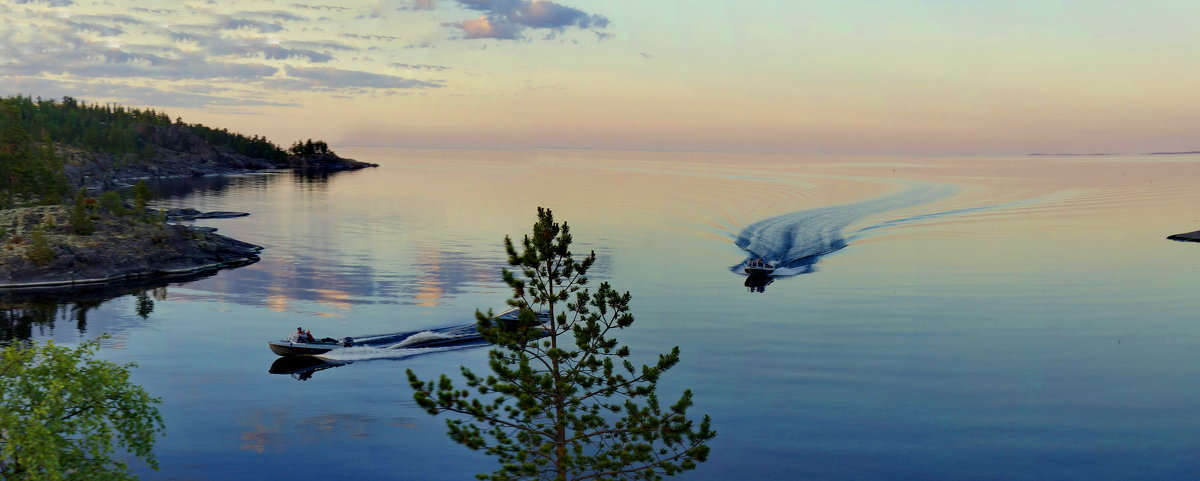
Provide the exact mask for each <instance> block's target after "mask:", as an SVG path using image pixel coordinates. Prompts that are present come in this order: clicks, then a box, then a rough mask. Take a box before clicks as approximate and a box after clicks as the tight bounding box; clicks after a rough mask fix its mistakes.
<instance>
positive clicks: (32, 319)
mask: <svg viewBox="0 0 1200 481" xmlns="http://www.w3.org/2000/svg"><path fill="white" fill-rule="evenodd" d="M208 275H211V274H208ZM199 277H203V276H199ZM199 277H192V278H190V279H197V278H199ZM186 280H188V279H187V278H185V279H179V278H176V279H172V281H173V282H179V281H186ZM125 296H132V297H133V298H134V303H133V304H134V312H135V313H136V314H137V315H138V317H141V318H142V319H146V318H148V317H149V316H150V314H151V313H152V312H154V302H155V301H156V300H158V301H165V300H166V299H167V281H165V280H161V279H160V280H158V281H148V282H139V283H133V284H125V285H123V286H116V287H114V286H107V287H105V286H93V287H87V288H76V289H72V290H58V291H45V292H6V293H2V294H0V344H5V343H8V342H9V341H12V340H18V339H20V340H27V339H31V338H32V337H33V336H35V335H41V334H45V333H46V331H53V330H54V325H55V322H56V321H58V320H63V321H66V320H73V321H75V329H76V330H78V331H79V332H80V333H81V334H83V333H86V332H87V328H88V313H89V312H91V311H93V310H95V309H96V308H98V307H100V306H102V305H104V304H105V303H107V302H109V301H111V300H113V299H116V298H120V297H125Z"/></svg>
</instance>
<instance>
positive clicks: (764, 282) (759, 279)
mask: <svg viewBox="0 0 1200 481" xmlns="http://www.w3.org/2000/svg"><path fill="white" fill-rule="evenodd" d="M772 282H775V278H774V277H771V276H769V275H762V274H759V275H749V276H746V282H745V286H746V288H747V289H748V290H749V291H750V292H766V291H767V286H769V285H771V283H772Z"/></svg>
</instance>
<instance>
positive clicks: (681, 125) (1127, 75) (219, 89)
mask: <svg viewBox="0 0 1200 481" xmlns="http://www.w3.org/2000/svg"><path fill="white" fill-rule="evenodd" d="M1197 19H1200V2H1196V1H1195V0H1173V1H1166V0H1163V1H1157V0H1148V1H1140V2H1130V1H1124V0H1122V1H1105V0H1091V1H1082V0H1080V1H1067V0H1058V1H1056V0H1037V1H1028V0H1006V1H993V0H972V1H965V0H886V1H885V0H839V1H824V0H771V1H768V0H741V1H736V2H735V1H728V0H721V1H715V0H692V1H690V2H673V1H657V2H656V1H645V0H605V1H599V0H553V1H552V0H379V1H359V0H341V1H337V2H333V1H328V2H326V1H318V0H250V1H195V0H183V1H160V0H137V1H129V0H99V1H93V0H0V95H14V94H22V95H30V96H35V97H38V96H40V97H43V98H60V97H62V96H68V95H69V96H73V97H76V98H80V99H84V100H86V101H89V102H101V103H107V102H116V103H120V104H123V105H128V106H138V107H153V108H155V109H159V110H164V111H166V112H167V113H169V114H170V115H171V116H173V117H175V116H178V117H182V118H183V119H184V120H185V121H188V122H201V123H204V124H207V125H213V126H218V127H227V128H229V129H231V130H234V131H238V132H242V133H245V134H248V135H253V134H259V135H265V136H267V137H268V138H271V139H272V140H275V141H276V142H277V143H279V144H285V145H286V144H290V143H291V142H292V141H293V140H295V139H303V138H314V139H324V140H326V141H327V142H329V143H330V144H331V146H332V147H334V148H335V149H336V148H338V147H339V146H379V147H411V148H469V149H487V148H497V149H524V148H581V149H619V150H666V151H726V152H795V153H835V154H836V153H850V154H857V153H873V154H874V153H896V154H995V153H1014V154H1020V153H1028V152H1116V153H1139V152H1153V151H1180V150H1200V55H1197V54H1196V50H1197V46H1200V29H1198V28H1196V27H1195V22H1196V20H1197Z"/></svg>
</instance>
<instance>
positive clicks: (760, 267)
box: [745, 259, 775, 276]
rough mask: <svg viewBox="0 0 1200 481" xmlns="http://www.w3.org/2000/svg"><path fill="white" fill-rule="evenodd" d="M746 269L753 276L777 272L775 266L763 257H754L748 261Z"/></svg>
mask: <svg viewBox="0 0 1200 481" xmlns="http://www.w3.org/2000/svg"><path fill="white" fill-rule="evenodd" d="M745 270H746V274H748V275H751V276H769V275H771V273H772V272H775V266H774V265H771V264H769V263H767V262H766V261H764V260H762V259H754V260H751V261H750V262H747V263H746V267H745Z"/></svg>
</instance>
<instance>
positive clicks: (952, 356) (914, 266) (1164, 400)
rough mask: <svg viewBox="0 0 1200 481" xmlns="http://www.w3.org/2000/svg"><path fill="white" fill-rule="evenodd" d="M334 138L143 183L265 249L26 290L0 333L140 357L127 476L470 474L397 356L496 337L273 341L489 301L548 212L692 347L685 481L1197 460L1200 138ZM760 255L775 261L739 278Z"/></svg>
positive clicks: (435, 360) (372, 327)
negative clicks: (304, 351) (708, 432)
mask: <svg viewBox="0 0 1200 481" xmlns="http://www.w3.org/2000/svg"><path fill="white" fill-rule="evenodd" d="M342 153H343V154H348V155H349V156H351V157H354V158H358V159H359V160H367V161H372V162H378V163H380V164H381V167H379V168H377V169H370V170H365V171H358V172H348V173H342V174H337V175H333V176H329V177H328V178H307V177H303V176H296V175H293V174H291V173H280V174H267V175H250V176H242V177H235V178H228V179H205V180H204V181H203V182H196V183H191V184H186V185H185V184H182V183H177V184H172V185H170V186H166V187H164V192H167V191H171V192H174V193H175V194H174V197H170V198H165V199H161V200H159V201H158V202H159V204H160V205H161V206H172V207H195V208H197V209H200V210H231V211H244V212H249V213H250V214H251V216H250V217H245V218H236V219H221V220H205V221H199V222H197V223H198V224H200V225H206V226H213V227H217V228H219V229H220V232H221V233H223V234H225V235H228V236H232V237H234V238H237V239H240V240H244V241H247V242H252V243H256V244H260V245H263V246H265V247H266V250H265V251H264V253H263V258H262V261H261V262H259V263H257V264H254V265H250V266H247V267H242V268H238V269H233V270H227V271H222V272H220V273H218V274H217V275H214V276H211V277H206V278H203V279H199V280H194V281H191V282H184V283H172V284H170V285H167V286H154V287H155V288H154V289H150V290H148V291H146V292H141V291H145V290H146V289H145V288H143V289H138V290H132V291H131V293H129V294H127V295H123V296H118V297H114V298H111V299H105V296H103V295H102V296H99V297H91V298H88V299H85V300H80V301H79V302H65V303H63V304H61V305H59V306H57V308H55V306H54V305H53V303H50V304H49V305H47V303H45V302H43V303H41V304H40V305H39V307H38V308H37V309H40V310H41V311H39V312H43V319H41V320H40V321H39V322H35V323H34V324H32V325H31V324H24V325H22V326H21V327H22V328H23V329H26V330H27V331H26V332H24V333H22V332H21V331H22V329H17V331H16V334H15V335H17V336H32V337H34V338H37V339H54V340H56V341H58V342H64V343H77V342H79V341H80V340H83V339H90V338H94V337H96V336H98V335H100V334H102V333H107V334H110V335H111V336H112V337H111V338H110V339H108V340H106V341H105V343H104V349H103V350H102V351H101V356H102V357H104V358H106V359H110V360H113V361H117V362H136V363H138V365H139V367H138V368H137V369H136V370H135V371H134V376H133V377H134V381H136V382H138V383H140V384H142V385H143V386H145V388H146V389H147V390H149V391H150V392H151V393H152V394H153V395H156V396H161V397H162V398H163V404H162V411H163V413H164V415H165V418H166V426H167V430H166V436H165V437H164V438H162V439H161V440H160V441H159V443H158V447H157V453H158V457H159V459H160V461H161V464H162V469H161V470H160V471H157V472H155V471H150V470H148V469H145V468H139V469H138V474H139V475H140V476H141V477H142V479H147V480H264V479H267V480H273V479H278V480H284V479H295V478H304V479H371V480H411V479H473V478H472V475H474V474H475V473H480V472H488V471H491V470H492V469H493V461H492V460H491V459H490V458H488V457H486V456H484V455H482V454H480V453H476V452H472V451H469V450H467V449H465V448H463V447H461V446H459V445H457V444H455V443H453V442H451V441H450V440H449V438H448V437H447V436H446V434H445V431H446V429H445V425H444V419H443V418H441V417H437V418H435V417H431V416H429V415H427V414H425V413H424V412H423V411H421V410H420V409H418V408H417V407H416V406H415V405H414V403H413V402H412V399H411V390H410V388H409V387H408V384H407V381H406V380H405V377H404V371H405V369H410V368H411V369H414V370H416V371H418V372H419V373H421V374H422V375H423V377H426V378H428V377H433V376H435V375H437V374H439V373H451V374H453V373H457V372H458V369H459V366H462V365H465V366H469V367H471V368H472V369H474V370H476V372H481V371H485V370H486V362H485V361H486V348H481V347H462V348H456V349H420V348H411V347H410V346H393V347H395V349H379V348H376V349H361V350H356V351H353V352H345V353H341V354H340V356H341V357H340V359H339V360H340V361H352V362H351V363H349V364H342V365H336V367H330V368H327V369H323V370H319V371H315V372H311V373H310V374H311V375H308V374H305V375H301V374H295V375H289V374H272V373H270V372H269V370H271V368H272V363H274V362H275V361H276V359H277V357H276V356H275V355H274V354H272V353H271V352H270V351H269V350H268V349H267V346H266V342H267V341H268V340H272V339H278V338H281V337H283V336H285V335H287V334H288V332H289V331H292V330H294V329H295V328H296V327H297V326H303V327H305V328H310V329H312V330H313V332H314V334H316V335H317V336H318V337H322V336H332V337H343V336H365V335H372V334H388V333H398V332H419V331H424V330H430V329H438V328H447V327H453V326H462V325H465V324H469V323H471V322H472V314H473V312H474V310H475V309H476V308H482V309H487V308H501V307H503V305H504V300H505V299H506V298H507V297H508V294H509V292H508V291H507V289H505V288H504V287H503V284H502V282H501V281H500V278H499V270H500V268H501V267H502V266H503V265H504V261H505V257H504V253H503V248H502V240H503V238H504V236H505V235H513V236H515V237H519V236H521V235H523V234H524V233H526V232H528V231H529V229H530V226H531V225H532V224H533V221H534V219H535V212H536V207H537V206H546V207H550V208H552V209H553V210H554V213H555V215H556V217H557V218H558V219H560V220H565V221H567V222H568V223H569V224H570V225H571V227H572V231H573V233H574V236H575V239H576V242H577V246H576V249H575V251H576V252H586V251H587V250H589V249H593V250H595V251H596V253H597V254H598V255H599V257H600V260H599V261H598V263H597V266H596V267H595V268H594V269H593V272H592V274H593V275H592V276H591V277H592V279H593V281H608V282H610V283H612V284H613V285H614V286H615V287H616V288H617V289H620V290H628V291H631V292H632V293H633V301H634V302H633V311H634V314H635V315H636V317H637V322H636V323H635V324H634V325H633V327H632V328H630V329H627V330H626V331H625V332H623V333H621V335H620V336H619V338H620V339H621V340H622V341H623V342H625V343H627V344H629V345H631V346H632V348H633V352H634V356H635V357H637V358H638V359H639V360H641V361H642V362H648V361H650V360H652V359H653V358H654V357H655V356H657V354H658V353H661V352H665V351H667V350H669V349H670V348H671V347H672V346H676V345H677V346H680V348H681V349H682V353H683V360H682V362H681V363H680V364H679V366H678V367H677V368H675V369H674V370H673V371H671V372H669V373H668V374H667V375H666V376H664V378H663V381H662V382H661V384H660V391H661V395H662V396H663V397H664V398H674V397H676V396H677V395H678V394H679V392H680V391H681V390H682V389H684V388H691V389H693V390H694V391H695V393H696V397H695V401H696V406H695V407H694V408H693V413H695V415H696V416H697V417H699V416H700V415H701V414H703V413H708V414H710V415H711V416H712V418H713V422H714V427H715V429H716V430H717V431H718V433H719V435H718V437H717V439H716V440H715V441H714V442H713V443H712V456H711V459H710V461H709V462H707V463H704V464H702V465H701V467H700V468H699V469H698V470H696V471H693V472H690V473H687V474H685V475H683V476H680V478H681V479H692V480H726V479H744V480H751V479H753V480H777V479H814V480H829V479H837V480H878V479H923V480H930V479H1005V480H1014V479H1015V480H1047V479H1081V480H1128V479H1142V480H1146V479H1160V480H1165V479H1186V478H1196V477H1198V476H1200V456H1197V454H1198V453H1200V416H1198V415H1197V414H1196V413H1197V411H1198V410H1200V389H1197V388H1196V385H1197V382H1200V314H1198V313H1200V296H1197V295H1196V294H1195V292H1196V283H1197V281H1198V280H1200V245H1194V244H1189V243H1178V242H1171V241H1167V240H1165V237H1166V236H1167V235H1170V234H1174V233H1178V232H1185V231H1190V230H1195V229H1197V228H1200V210H1197V208H1196V206H1197V205H1200V189H1196V188H1195V185H1194V181H1195V179H1197V178H1200V156H1131V157H1117V156H1109V157H936V158H932V157H845V156H829V157H822V156H788V155H725V154H689V153H640V152H602V151H521V152H495V151H466V150H464V151H416V150H378V149H362V150H346V151H344V152H342ZM751 256H756V257H757V256H762V257H765V258H767V259H768V260H772V261H778V262H781V263H782V265H783V267H782V268H781V269H780V273H781V274H785V275H782V276H779V277H777V278H775V279H774V280H773V282H771V283H770V284H768V285H766V286H763V287H762V288H761V291H762V292H758V290H759V289H758V288H756V287H753V286H751V287H747V285H746V281H747V278H746V277H745V276H743V275H740V274H739V273H738V271H739V269H738V266H740V265H741V263H743V262H744V261H746V260H747V258H749V257H751ZM37 309H35V310H37ZM47 310H49V312H50V313H49V314H45V312H46V311H47ZM34 317H36V316H34ZM9 335H13V334H12V333H11V332H10V334H9ZM333 365H334V364H331V365H330V366H333Z"/></svg>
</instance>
